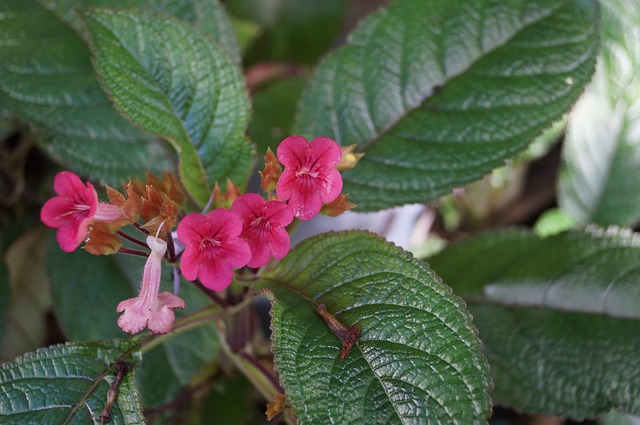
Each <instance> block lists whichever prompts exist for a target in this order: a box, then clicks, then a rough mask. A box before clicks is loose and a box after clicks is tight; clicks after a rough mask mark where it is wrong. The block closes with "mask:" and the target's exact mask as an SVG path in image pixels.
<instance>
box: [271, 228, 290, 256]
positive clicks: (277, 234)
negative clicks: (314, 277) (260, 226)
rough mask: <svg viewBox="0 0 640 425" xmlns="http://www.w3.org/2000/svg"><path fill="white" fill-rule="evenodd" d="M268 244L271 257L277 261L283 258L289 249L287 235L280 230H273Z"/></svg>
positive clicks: (284, 231)
mask: <svg viewBox="0 0 640 425" xmlns="http://www.w3.org/2000/svg"><path fill="white" fill-rule="evenodd" d="M269 243H270V245H271V255H273V258H275V259H277V260H279V259H281V258H284V257H285V255H287V254H288V253H289V249H290V248H291V242H290V240H289V234H288V233H287V231H286V230H284V229H282V228H278V229H273V231H272V232H271V237H270V238H269Z"/></svg>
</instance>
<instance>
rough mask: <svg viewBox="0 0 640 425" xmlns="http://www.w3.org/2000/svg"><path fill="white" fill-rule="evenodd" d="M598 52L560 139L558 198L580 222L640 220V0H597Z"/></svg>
mask: <svg viewBox="0 0 640 425" xmlns="http://www.w3.org/2000/svg"><path fill="white" fill-rule="evenodd" d="M601 3H602V6H603V7H602V10H603V14H602V15H603V19H602V20H603V24H602V26H603V28H602V34H603V36H602V38H603V40H602V52H601V54H600V61H599V62H598V67H597V71H596V76H595V79H594V81H593V82H592V83H591V84H590V85H589V87H588V88H587V91H586V93H585V95H584V96H583V97H582V98H581V99H580V101H579V102H578V104H577V105H576V107H575V109H574V111H573V113H572V114H571V119H570V121H569V127H568V131H567V136H566V141H565V145H564V160H565V163H564V166H563V169H562V170H561V175H560V179H559V182H558V183H559V184H558V192H559V202H560V205H561V207H562V209H564V210H565V211H566V212H568V213H569V214H570V215H572V216H574V217H575V218H577V219H578V220H579V221H580V222H582V223H598V224H603V225H608V224H616V225H620V226H632V225H635V224H637V223H638V222H639V221H640V191H639V190H638V187H637V184H636V182H637V181H638V180H640V134H639V133H638V126H640V4H639V3H638V2H637V1H634V0H606V1H602V2H601Z"/></svg>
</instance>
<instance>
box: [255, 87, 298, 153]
mask: <svg viewBox="0 0 640 425" xmlns="http://www.w3.org/2000/svg"><path fill="white" fill-rule="evenodd" d="M304 83H305V81H304V80H303V79H302V78H290V79H285V80H278V81H274V82H272V83H269V84H268V85H266V86H265V87H261V88H260V89H258V90H257V91H256V92H255V94H254V96H253V109H254V118H253V120H251V124H250V125H249V136H250V137H251V139H252V140H253V141H254V142H255V143H256V145H257V150H258V159H259V160H260V161H262V158H264V154H265V153H266V151H267V148H271V150H272V151H274V152H275V151H276V149H277V147H278V144H280V142H281V141H282V139H284V138H285V137H287V135H289V134H291V133H290V132H291V127H292V125H293V116H294V115H295V110H296V101H297V100H298V97H299V96H300V92H301V91H302V87H303V85H304Z"/></svg>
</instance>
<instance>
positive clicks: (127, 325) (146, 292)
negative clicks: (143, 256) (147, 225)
mask: <svg viewBox="0 0 640 425" xmlns="http://www.w3.org/2000/svg"><path fill="white" fill-rule="evenodd" d="M147 245H148V246H149V248H151V254H150V255H149V258H148V259H147V263H146V264H145V266H144V272H143V274H142V286H141V288H140V293H139V294H138V296H137V297H135V298H129V299H127V300H124V301H122V302H120V304H118V307H117V308H116V311H117V312H118V313H120V312H123V311H124V313H122V316H120V317H119V318H118V326H120V329H122V330H123V331H125V332H128V333H130V334H136V333H138V332H140V331H141V330H143V329H144V328H145V327H147V326H148V327H149V330H150V331H151V332H152V333H154V334H166V333H167V332H169V331H170V330H171V329H172V328H173V322H174V320H175V318H176V316H175V314H174V313H173V310H172V309H174V308H179V309H183V308H184V307H185V302H184V300H183V299H182V298H180V297H178V296H177V295H173V294H172V293H170V292H166V291H165V292H163V293H161V294H158V290H159V289H160V277H161V270H162V258H163V257H164V253H165V252H167V243H166V242H165V241H163V240H162V239H160V238H157V237H154V236H147Z"/></svg>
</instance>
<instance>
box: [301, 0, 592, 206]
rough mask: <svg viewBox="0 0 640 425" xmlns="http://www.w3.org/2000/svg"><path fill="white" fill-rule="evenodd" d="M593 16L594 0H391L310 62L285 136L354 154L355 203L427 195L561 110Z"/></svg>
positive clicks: (583, 62)
mask: <svg viewBox="0 0 640 425" xmlns="http://www.w3.org/2000/svg"><path fill="white" fill-rule="evenodd" d="M597 12H598V8H597V3H596V2H595V1H555V0H553V1H534V2H531V1H523V2H518V4H517V5H516V4H514V3H513V2H510V3H504V2H493V1H488V0H485V1H468V2H464V4H461V2H450V1H437V2H424V1H422V0H405V1H395V2H392V3H391V4H390V5H389V6H388V7H386V8H384V9H382V10H381V11H379V12H377V13H375V14H373V15H372V16H370V17H369V18H367V19H366V20H365V21H363V22H362V23H361V24H360V26H359V27H358V28H357V29H356V30H355V31H354V32H353V33H352V34H351V35H350V37H349V43H348V44H347V46H345V47H343V48H341V49H339V50H338V51H336V52H334V53H332V54H331V55H329V56H328V57H327V58H326V59H325V60H324V61H323V62H322V63H321V64H320V66H319V67H318V69H317V70H316V72H315V75H314V77H313V78H312V80H311V83H310V85H309V87H308V88H307V89H306V91H305V94H304V96H303V98H302V100H301V102H300V113H299V115H298V119H297V132H300V133H302V134H305V135H307V136H313V137H315V136H319V135H322V136H327V137H331V138H333V139H335V140H336V141H338V142H339V143H340V144H342V145H350V144H354V143H356V144H358V146H359V150H360V151H362V152H365V153H366V156H365V158H364V159H363V161H361V162H360V163H359V164H358V167H356V168H355V169H353V170H349V171H347V172H345V173H344V180H345V192H349V193H351V194H352V195H351V198H350V199H352V200H353V201H354V202H355V203H356V204H358V207H359V209H360V210H376V209H381V208H386V207H390V206H395V205H402V204H405V203H409V202H422V201H425V200H432V199H435V198H437V197H438V196H439V195H442V194H444V193H446V192H448V191H450V190H451V189H453V188H454V187H456V186H461V185H462V184H464V183H468V182H470V181H473V180H475V179H477V178H479V177H481V176H482V175H483V174H485V173H487V172H489V171H490V170H491V169H492V168H495V167H496V166H498V165H501V164H502V163H503V162H504V160H505V159H508V158H510V157H513V156H514V155H515V154H517V153H518V152H520V151H521V150H523V149H524V148H525V147H526V146H527V144H528V143H529V142H531V141H532V140H533V139H534V138H535V137H536V136H538V135H539V134H540V133H541V132H542V131H543V130H544V129H545V128H546V127H548V126H549V125H550V124H552V123H553V122H555V121H557V120H558V119H559V118H560V117H561V116H562V115H563V114H564V113H565V112H566V111H567V109H568V108H569V107H570V106H571V104H572V103H573V102H574V101H575V100H576V98H577V96H578V95H579V94H580V93H581V91H582V87H583V86H584V84H586V83H587V82H588V80H589V78H590V77H591V74H592V72H593V67H594V63H595V57H596V53H597V40H598V25H597ZM425 17H428V21H427V24H426V23H425Z"/></svg>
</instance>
